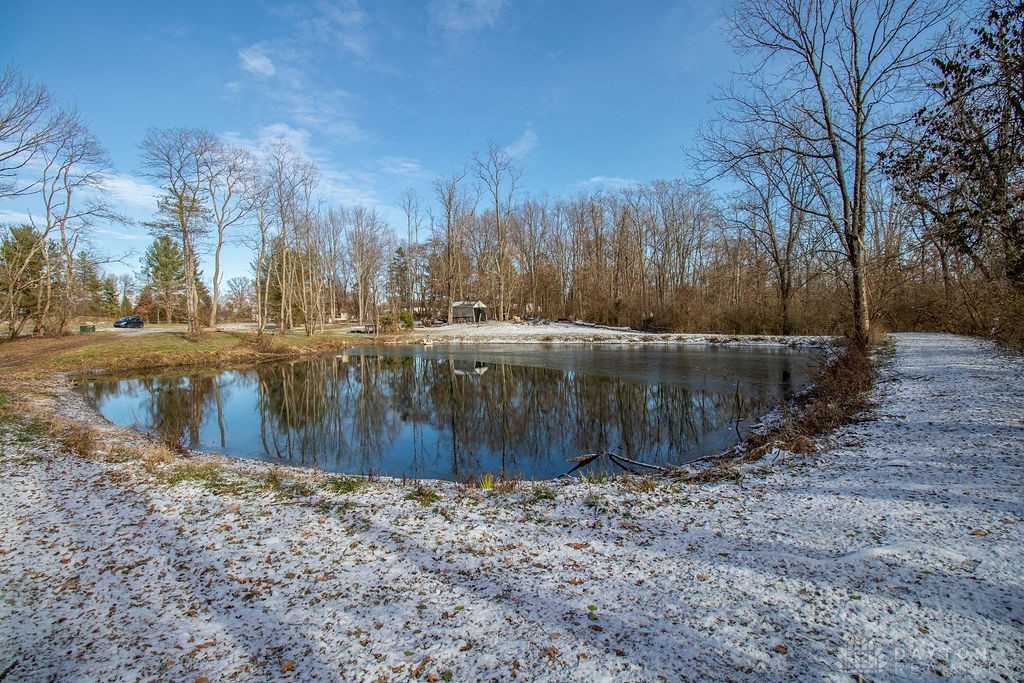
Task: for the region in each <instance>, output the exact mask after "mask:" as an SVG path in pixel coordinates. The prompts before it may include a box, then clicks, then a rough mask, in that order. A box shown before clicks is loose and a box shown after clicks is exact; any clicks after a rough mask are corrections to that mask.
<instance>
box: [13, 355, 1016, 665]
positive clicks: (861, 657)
mask: <svg viewBox="0 0 1024 683" xmlns="http://www.w3.org/2000/svg"><path fill="white" fill-rule="evenodd" d="M876 393H877V396H876V400H877V402H878V404H877V409H876V411H875V415H874V416H873V419H872V420H870V421H864V422H860V423H858V424H855V425H852V426H850V427H847V428H844V429H842V430H841V431H840V432H838V433H837V434H835V435H834V436H833V438H832V443H833V446H832V447H831V448H830V449H829V450H828V452H827V453H825V454H822V455H819V456H818V457H817V458H815V459H808V458H801V457H798V456H792V455H790V456H786V457H779V456H777V455H776V456H772V457H773V460H772V461H769V460H766V461H764V462H762V463H759V464H756V465H754V466H752V467H751V469H750V470H749V471H748V473H747V476H746V477H745V478H744V479H743V481H742V482H740V484H735V483H728V484H720V485H710V486H709V485H705V486H700V485H681V484H677V483H670V482H660V483H657V485H654V486H650V485H647V484H646V483H645V482H644V481H642V480H635V479H633V480H629V479H626V480H621V481H618V482H614V483H608V484H600V485H599V484H588V483H579V482H576V483H572V484H556V483H549V484H546V485H537V486H530V485H527V486H525V487H524V488H523V489H521V490H519V491H517V492H514V493H501V492H483V491H480V490H478V489H465V488H461V487H459V486H457V485H454V484H446V483H430V484H429V486H430V487H431V488H433V489H434V490H436V491H437V492H438V494H439V495H440V499H439V500H437V501H434V502H430V503H428V504H426V505H422V504H420V503H419V502H416V501H414V500H409V499H407V498H406V496H407V494H408V493H409V492H410V491H411V490H412V488H411V485H403V484H401V483H399V482H394V481H377V482H372V483H370V484H369V485H368V486H365V487H364V488H362V489H360V490H358V491H356V492H353V493H337V494H335V493H327V492H324V493H319V494H316V495H313V496H294V495H293V496H288V495H281V494H277V493H274V492H271V491H257V490H252V491H250V492H248V493H225V492H219V493H218V492H214V491H212V490H210V489H207V488H204V487H203V486H201V485H200V484H199V483H197V482H194V481H193V482H182V483H178V484H175V485H169V484H167V483H161V482H159V481H157V480H155V479H152V478H150V477H149V476H148V475H147V474H146V471H145V470H144V469H143V468H142V467H141V465H140V464H138V463H113V462H103V461H98V460H83V459H79V458H73V457H67V456H63V455H59V454H58V453H57V449H56V448H55V447H54V446H53V445H51V444H47V443H42V442H40V441H38V440H37V439H34V438H31V437H30V436H26V435H24V434H22V433H21V432H20V431H19V430H17V429H12V428H10V427H9V426H0V435H2V436H0V448H2V458H0V459H2V464H3V468H4V472H5V476H4V477H3V478H0V678H3V674H4V673H7V678H6V679H5V680H11V681H29V680H45V679H48V678H54V679H58V680H101V679H103V680H133V679H135V678H142V679H150V680H153V679H156V680H182V681H183V680H189V681H191V680H200V678H207V679H210V680H230V681H250V680H301V681H310V680H357V681H375V680H379V679H386V680H389V681H401V680H410V679H420V680H444V679H447V678H451V679H452V680H492V679H493V680H509V679H511V678H519V679H523V680H550V681H594V680H607V681H621V680H645V681H646V680H673V681H674V680H681V679H682V680H749V681H761V680H792V679H794V678H802V679H809V678H815V679H825V680H836V681H849V680H851V677H852V676H854V675H857V674H859V675H863V676H864V677H865V678H867V679H870V680H908V679H909V680H928V679H934V678H938V677H940V676H942V677H943V678H944V679H952V680H976V679H984V680H990V679H994V680H1020V679H1021V678H1022V677H1024V570H1022V567H1021V557H1022V550H1024V502H1022V493H1024V489H1022V484H1024V360H1022V359H1021V357H1020V356H1018V355H1013V354H1009V353H1003V352H1000V351H998V350H996V349H995V348H994V347H992V346H991V345H989V344H987V343H984V342H980V341H976V340H971V339H965V338H961V337H954V336H943V335H894V352H893V354H892V356H891V358H889V359H888V360H887V362H886V365H885V368H884V370H883V373H882V377H881V381H880V382H879V385H878V388H877V392H876ZM60 407H61V408H65V409H66V410H68V411H70V412H72V413H77V412H79V411H81V410H82V407H81V405H78V404H74V403H73V402H69V403H67V404H66V405H62V406H60ZM217 462H224V463H225V464H224V466H225V467H232V468H236V469H237V468H243V469H244V470H245V471H247V472H256V473H259V472H264V473H265V471H266V470H265V469H263V470H261V469H260V468H261V467H262V466H260V465H257V464H253V463H249V464H245V465H240V464H237V463H235V464H228V463H227V461H217ZM245 468H248V469H245ZM233 471H235V470H233ZM283 472H284V473H285V474H286V475H287V476H292V477H297V478H300V477H305V478H306V479H307V480H316V479H317V478H318V477H320V478H321V479H323V477H322V476H321V475H315V474H309V473H297V472H294V471H283ZM322 490H324V491H326V489H322Z"/></svg>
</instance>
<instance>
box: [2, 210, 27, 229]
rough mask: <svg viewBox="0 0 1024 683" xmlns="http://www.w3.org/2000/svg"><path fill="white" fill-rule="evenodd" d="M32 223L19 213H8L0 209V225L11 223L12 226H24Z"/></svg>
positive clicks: (25, 214)
mask: <svg viewBox="0 0 1024 683" xmlns="http://www.w3.org/2000/svg"><path fill="white" fill-rule="evenodd" d="M31 222H32V217H31V216H29V215H28V214H27V213H23V212H21V211H9V210H7V209H0V223H11V224H14V225H25V224H28V223H31Z"/></svg>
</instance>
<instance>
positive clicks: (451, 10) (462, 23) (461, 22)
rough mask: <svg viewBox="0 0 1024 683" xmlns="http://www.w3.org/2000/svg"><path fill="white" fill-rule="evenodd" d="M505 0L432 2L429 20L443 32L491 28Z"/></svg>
mask: <svg viewBox="0 0 1024 683" xmlns="http://www.w3.org/2000/svg"><path fill="white" fill-rule="evenodd" d="M504 5H505V0H433V1H432V2H431V3H430V4H429V5H428V6H427V9H428V11H429V12H430V18H431V19H432V20H433V21H434V23H435V24H437V25H438V26H440V27H441V28H442V29H444V30H445V31H449V32H452V33H466V32H469V31H479V30H480V29H482V28H486V27H488V26H493V25H494V24H495V23H496V22H497V20H498V15H499V14H501V10H502V8H503V7H504Z"/></svg>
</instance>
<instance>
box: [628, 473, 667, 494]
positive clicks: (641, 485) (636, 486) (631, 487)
mask: <svg viewBox="0 0 1024 683" xmlns="http://www.w3.org/2000/svg"><path fill="white" fill-rule="evenodd" d="M622 483H623V484H624V485H625V487H626V490H627V491H630V492H632V493H652V492H653V491H654V490H655V489H657V488H658V482H656V481H655V480H654V479H653V478H652V477H638V476H633V477H623V478H622Z"/></svg>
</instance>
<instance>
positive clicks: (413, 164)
mask: <svg viewBox="0 0 1024 683" xmlns="http://www.w3.org/2000/svg"><path fill="white" fill-rule="evenodd" d="M377 165H378V167H379V168H380V171H381V173H384V174H386V175H390V176H399V177H402V178H408V179H418V180H422V179H424V178H429V177H430V173H429V172H428V171H427V170H426V169H425V168H423V164H422V163H420V160H419V159H410V158H409V157H384V158H383V159H380V160H378V162H377Z"/></svg>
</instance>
